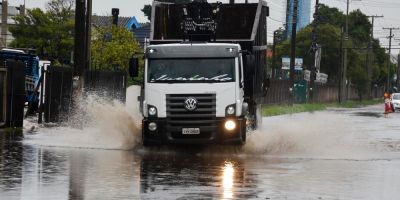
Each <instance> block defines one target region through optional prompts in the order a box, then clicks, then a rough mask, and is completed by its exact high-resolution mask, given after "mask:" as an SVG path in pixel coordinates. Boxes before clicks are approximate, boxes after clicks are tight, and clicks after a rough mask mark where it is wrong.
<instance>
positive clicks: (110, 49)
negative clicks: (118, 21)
mask: <svg viewBox="0 0 400 200" xmlns="http://www.w3.org/2000/svg"><path fill="white" fill-rule="evenodd" d="M106 35H111V38H110V40H108V39H107V37H106ZM139 51H140V47H139V43H138V42H137V41H136V39H135V38H134V36H133V34H132V32H131V31H129V30H127V29H126V28H123V27H117V26H112V27H106V28H98V29H96V30H95V31H93V36H92V45H91V55H92V57H91V58H92V67H94V68H96V69H100V70H115V69H119V70H127V69H128V65H129V59H130V58H131V57H132V56H134V55H135V54H137V53H138V52H139Z"/></svg>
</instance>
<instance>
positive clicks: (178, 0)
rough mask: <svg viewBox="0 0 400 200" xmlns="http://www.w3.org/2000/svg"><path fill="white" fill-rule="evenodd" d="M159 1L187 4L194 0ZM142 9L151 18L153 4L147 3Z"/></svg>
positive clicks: (162, 0) (161, 0)
mask: <svg viewBox="0 0 400 200" xmlns="http://www.w3.org/2000/svg"><path fill="white" fill-rule="evenodd" d="M158 1H159V2H168V3H177V4H185V3H190V2H192V0H158ZM141 11H142V12H143V13H144V16H146V17H147V19H149V20H151V5H149V4H147V5H144V7H143V8H142V9H141Z"/></svg>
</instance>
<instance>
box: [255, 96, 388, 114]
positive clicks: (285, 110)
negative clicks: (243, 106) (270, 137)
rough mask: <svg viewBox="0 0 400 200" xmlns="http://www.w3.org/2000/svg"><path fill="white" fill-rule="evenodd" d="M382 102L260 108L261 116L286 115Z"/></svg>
mask: <svg viewBox="0 0 400 200" xmlns="http://www.w3.org/2000/svg"><path fill="white" fill-rule="evenodd" d="M380 103H383V102H382V99H371V100H362V101H346V103H343V104H339V103H313V104H309V103H306V104H293V105H292V106H288V105H264V106H263V108H262V114H263V116H276V115H286V114H294V113H301V112H315V111H321V110H326V109H327V108H331V107H334V108H359V107H363V106H369V105H375V104H380Z"/></svg>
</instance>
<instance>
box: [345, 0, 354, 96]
mask: <svg viewBox="0 0 400 200" xmlns="http://www.w3.org/2000/svg"><path fill="white" fill-rule="evenodd" d="M353 1H356V0H353ZM349 4H350V0H347V7H346V26H345V30H344V33H345V34H344V39H345V40H348V38H349ZM344 46H345V47H344V56H343V71H342V74H343V77H342V79H343V80H342V81H343V82H344V84H343V88H342V92H343V93H344V94H345V95H343V96H342V102H345V101H346V100H347V96H348V89H347V85H348V84H350V83H349V82H348V81H347V48H348V46H347V45H346V44H344Z"/></svg>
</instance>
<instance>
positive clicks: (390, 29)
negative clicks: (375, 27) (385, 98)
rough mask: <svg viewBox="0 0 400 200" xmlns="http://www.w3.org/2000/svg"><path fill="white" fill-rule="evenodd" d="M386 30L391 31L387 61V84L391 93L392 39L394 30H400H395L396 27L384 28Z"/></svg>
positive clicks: (387, 88)
mask: <svg viewBox="0 0 400 200" xmlns="http://www.w3.org/2000/svg"><path fill="white" fill-rule="evenodd" d="M383 29H384V30H389V37H388V38H389V56H388V61H387V65H388V66H387V68H388V73H387V83H386V90H387V91H389V89H390V73H391V69H390V64H391V61H390V56H391V55H390V54H391V53H392V52H391V50H392V38H393V37H394V35H393V30H399V29H400V28H394V27H390V28H383Z"/></svg>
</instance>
